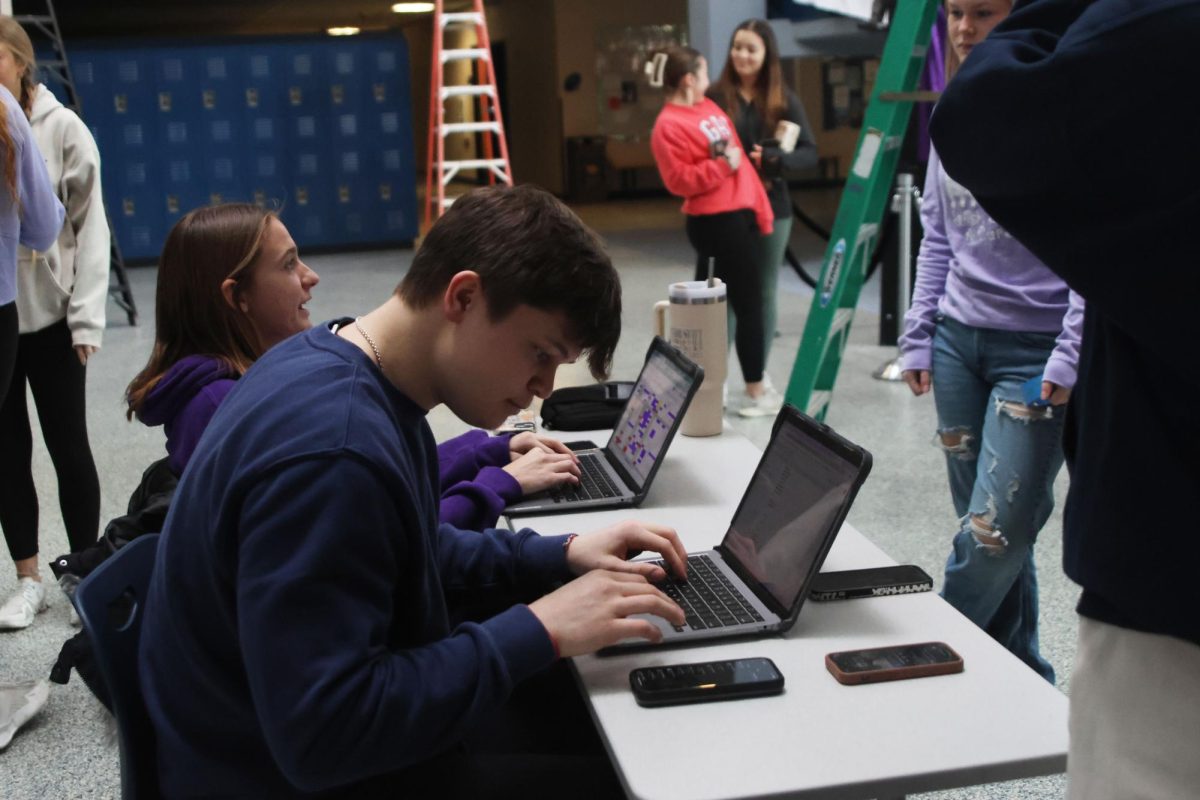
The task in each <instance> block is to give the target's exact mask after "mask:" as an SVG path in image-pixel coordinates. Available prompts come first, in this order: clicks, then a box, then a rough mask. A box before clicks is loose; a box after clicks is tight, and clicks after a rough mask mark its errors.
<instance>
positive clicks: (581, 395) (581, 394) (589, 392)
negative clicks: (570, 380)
mask: <svg viewBox="0 0 1200 800" xmlns="http://www.w3.org/2000/svg"><path fill="white" fill-rule="evenodd" d="M632 393H633V381H608V382H607V383H593V384H591V385H590V386H568V387H566V388H564V389H556V390H555V391H553V392H551V393H550V396H549V397H547V398H546V399H545V401H544V402H543V403H542V426H543V427H545V428H548V429H550V430H559V431H594V430H599V429H601V428H611V427H613V426H614V425H616V424H617V420H618V419H620V418H621V412H622V411H624V410H625V404H626V403H627V402H628V401H629V395H630V394H632Z"/></svg>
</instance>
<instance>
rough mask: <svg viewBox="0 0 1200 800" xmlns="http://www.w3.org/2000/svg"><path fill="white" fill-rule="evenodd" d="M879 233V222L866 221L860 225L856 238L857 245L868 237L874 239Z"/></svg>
mask: <svg viewBox="0 0 1200 800" xmlns="http://www.w3.org/2000/svg"><path fill="white" fill-rule="evenodd" d="M877 233H879V223H878V222H866V223H863V224H862V225H860V226H859V228H858V236H857V237H856V238H855V240H854V244H855V245H860V244H862V243H863V242H865V241H867V240H868V239H874V238H875V234H877Z"/></svg>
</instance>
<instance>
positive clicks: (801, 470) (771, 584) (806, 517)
mask: <svg viewBox="0 0 1200 800" xmlns="http://www.w3.org/2000/svg"><path fill="white" fill-rule="evenodd" d="M870 471H871V454H870V453H868V452H867V451H866V450H864V449H863V448H861V447H859V446H857V445H855V444H852V443H851V442H849V441H847V440H846V439H843V438H842V437H841V436H839V435H838V434H836V433H834V432H833V430H832V429H830V428H829V427H828V426H827V425H824V424H822V423H820V422H817V421H816V420H814V419H812V418H811V417H808V416H806V415H805V414H802V413H801V412H799V411H797V410H796V409H795V408H793V407H792V406H787V405H785V406H784V407H783V410H782V411H780V412H779V416H778V417H777V418H776V420H775V428H774V429H773V430H772V432H771V441H770V442H769V443H768V444H767V449H766V452H764V453H763V456H762V459H761V460H760V461H759V463H758V468H757V469H755V471H754V477H752V478H751V479H750V485H749V486H748V487H747V489H746V493H745V494H744V495H742V501H741V503H739V504H738V508H737V511H736V512H735V513H734V515H733V521H732V522H731V523H730V526H729V531H728V532H727V533H726V534H725V538H724V539H723V540H722V541H721V543H720V544H719V545H717V546H716V547H715V548H713V549H712V550H709V551H706V552H703V553H689V554H688V574H687V580H685V581H678V580H667V581H665V582H664V583H661V584H659V588H660V589H662V590H663V591H664V592H666V593H667V594H668V595H669V596H670V597H671V598H672V599H674V600H675V601H676V602H678V603H679V604H680V605H681V606H683V609H684V611H685V612H686V614H687V623H686V624H685V625H684V626H683V627H679V628H677V627H674V626H672V625H671V624H670V623H669V622H667V621H666V620H664V619H662V618H661V617H656V616H652V615H645V618H646V619H649V620H650V621H652V622H654V623H655V624H656V625H658V627H659V628H660V629H661V630H662V632H663V639H662V642H661V643H658V644H651V643H650V642H647V641H646V640H645V639H630V640H627V641H625V642H620V643H618V644H617V645H615V646H614V647H613V648H610V649H611V650H617V649H622V650H623V649H628V648H636V647H656V646H660V645H662V644H682V643H688V642H692V641H703V640H708V639H715V638H722V637H727V636H753V635H762V634H768V633H782V632H784V631H787V630H788V629H790V628H791V627H792V625H794V624H795V623H796V618H797V617H798V616H799V615H800V607H801V606H802V605H804V600H805V598H806V597H808V592H809V588H810V585H811V584H812V581H813V578H814V577H815V576H816V575H817V573H818V572H819V571H820V569H821V564H823V563H824V561H825V556H826V555H828V553H829V548H830V547H832V546H833V540H834V539H835V538H836V537H837V533H838V530H840V529H841V526H842V522H843V521H844V520H845V519H846V514H847V513H848V512H849V511H850V505H851V504H852V503H853V502H854V498H855V496H856V495H857V494H858V490H859V487H861V486H862V484H863V481H865V480H866V478H867V474H868V473H869V472H870ZM658 563H660V564H661V563H662V562H658Z"/></svg>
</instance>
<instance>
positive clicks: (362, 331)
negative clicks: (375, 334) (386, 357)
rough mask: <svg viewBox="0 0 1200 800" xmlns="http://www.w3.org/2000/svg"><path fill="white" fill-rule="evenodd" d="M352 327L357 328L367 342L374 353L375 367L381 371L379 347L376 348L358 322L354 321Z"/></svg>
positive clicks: (372, 340)
mask: <svg viewBox="0 0 1200 800" xmlns="http://www.w3.org/2000/svg"><path fill="white" fill-rule="evenodd" d="M354 327H356V328H358V332H359V333H361V334H362V337H363V338H364V339H366V340H367V344H369V345H371V350H372V351H373V352H374V353H375V366H377V367H379V371H380V372H382V371H383V356H381V355H379V347H378V346H376V344H375V340H374V339H372V338H371V334H369V333H367V332H366V330H364V329H363V326H362V325H359V324H358V320H357V319H355V320H354Z"/></svg>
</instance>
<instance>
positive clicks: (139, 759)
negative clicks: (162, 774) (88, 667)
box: [75, 534, 162, 800]
mask: <svg viewBox="0 0 1200 800" xmlns="http://www.w3.org/2000/svg"><path fill="white" fill-rule="evenodd" d="M157 553H158V534H149V535H146V536H141V537H138V538H137V539H134V540H133V541H132V542H130V543H129V544H127V545H125V546H124V547H122V548H121V549H120V550H118V551H117V552H116V553H115V554H114V555H113V556H112V557H111V558H109V559H108V560H107V561H105V562H104V563H103V564H101V565H100V566H99V567H97V568H96V569H95V570H94V571H93V572H92V574H90V575H88V576H87V577H86V578H84V580H83V581H82V582H81V583H80V584H79V586H78V587H77V588H76V589H75V608H76V610H77V611H78V612H79V618H80V620H82V622H83V628H84V630H85V631H87V634H88V636H89V637H90V638H91V640H92V648H93V649H94V651H95V654H96V660H97V662H99V666H100V674H101V675H102V676H103V677H104V681H105V683H107V684H108V691H109V695H110V697H112V703H113V706H112V708H113V713H114V715H115V716H116V718H117V739H118V741H119V743H120V748H121V797H122V799H123V800H157V798H159V797H161V796H162V795H161V794H160V792H159V789H158V766H157V763H156V757H155V739H154V727H153V726H152V725H151V723H150V717H149V715H148V714H147V713H146V705H145V703H144V702H143V701H142V686H141V680H140V679H139V678H138V639H139V637H140V635H141V631H142V611H143V609H144V607H145V605H144V604H145V599H146V595H147V594H148V593H149V589H150V574H151V573H152V572H153V571H154V558H155V555H156V554H157Z"/></svg>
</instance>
